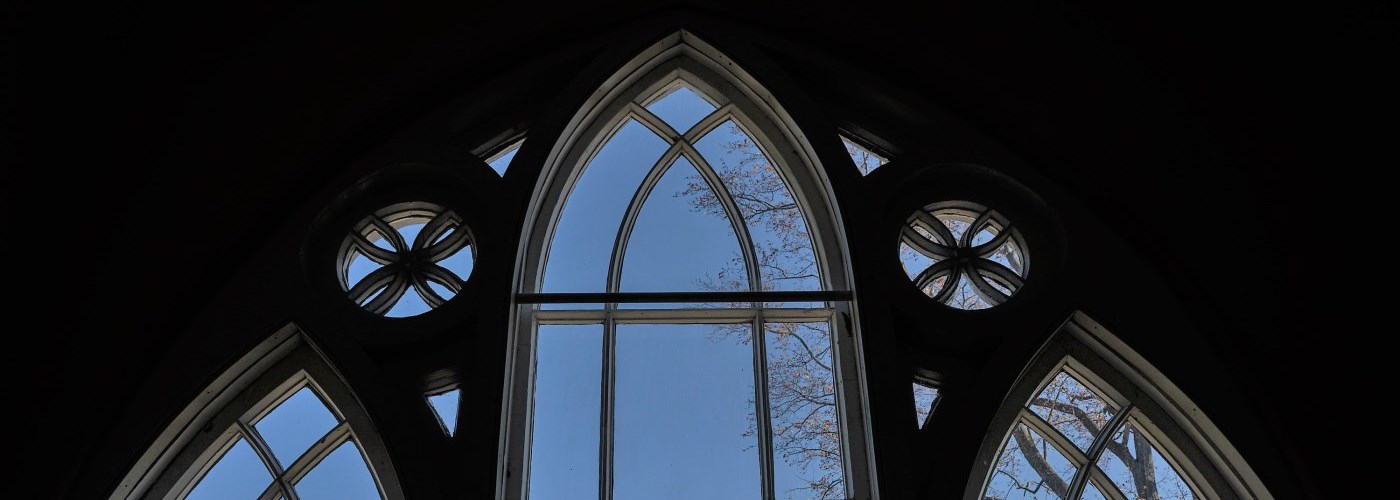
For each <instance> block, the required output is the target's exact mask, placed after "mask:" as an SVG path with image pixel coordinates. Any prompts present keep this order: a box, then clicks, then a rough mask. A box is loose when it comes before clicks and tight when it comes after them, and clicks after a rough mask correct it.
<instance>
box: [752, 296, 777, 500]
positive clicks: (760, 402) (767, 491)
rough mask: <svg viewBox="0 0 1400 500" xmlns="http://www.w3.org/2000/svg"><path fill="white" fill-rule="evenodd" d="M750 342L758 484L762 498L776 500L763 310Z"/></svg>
mask: <svg viewBox="0 0 1400 500" xmlns="http://www.w3.org/2000/svg"><path fill="white" fill-rule="evenodd" d="M750 328H752V329H753V331H752V333H751V334H750V335H751V338H752V339H753V342H750V344H751V345H752V346H753V364H754V370H753V378H754V386H753V387H754V417H755V418H754V423H755V426H756V427H757V428H758V455H759V460H758V467H759V484H760V485H762V486H761V487H762V489H763V498H765V499H773V498H776V495H777V494H776V493H775V492H774V486H773V460H774V458H773V422H772V419H773V414H772V413H771V412H769V410H768V406H769V405H768V346H767V342H766V339H767V336H768V332H767V330H765V329H764V324H763V309H761V308H759V309H758V310H757V311H756V313H755V314H754V319H753V323H752V326H751V327H750Z"/></svg>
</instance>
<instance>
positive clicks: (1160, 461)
mask: <svg viewBox="0 0 1400 500" xmlns="http://www.w3.org/2000/svg"><path fill="white" fill-rule="evenodd" d="M1098 467H1099V469H1100V470H1102V471H1103V472H1104V474H1107V475H1108V479H1109V480H1110V481H1112V482H1113V486H1114V487H1116V488H1118V491H1120V492H1122V493H1123V495H1124V496H1126V497H1128V498H1151V499H1161V500H1187V499H1193V498H1196V496H1195V494H1193V493H1191V487H1190V486H1187V484H1186V481H1185V480H1184V479H1182V478H1181V474H1180V473H1179V472H1177V470H1176V469H1175V468H1173V467H1172V465H1171V463H1170V462H1167V459H1166V458H1164V457H1163V456H1162V453H1161V452H1160V451H1157V447H1156V446H1153V445H1152V442H1151V441H1148V440H1147V439H1146V438H1144V437H1143V435H1142V430H1141V429H1138V428H1137V426H1135V425H1133V424H1131V423H1126V422H1125V423H1124V424H1123V425H1122V426H1120V427H1119V428H1118V431H1117V432H1115V433H1114V434H1113V438H1112V439H1110V440H1109V441H1108V446H1106V447H1105V448H1104V451H1103V454H1102V455H1100V456H1099V462H1098Z"/></svg>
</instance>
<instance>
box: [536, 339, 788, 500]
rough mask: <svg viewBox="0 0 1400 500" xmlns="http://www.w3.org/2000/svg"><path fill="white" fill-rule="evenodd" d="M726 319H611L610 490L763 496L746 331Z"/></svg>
mask: <svg viewBox="0 0 1400 500" xmlns="http://www.w3.org/2000/svg"><path fill="white" fill-rule="evenodd" d="M730 326H733V325H636V324H625V325H618V327H617V374H616V377H617V380H616V394H617V396H616V403H615V405H616V406H615V411H616V415H617V420H616V422H615V426H614V433H615V434H614V456H615V458H614V478H615V481H614V486H613V491H614V498H616V499H618V500H633V499H654V498H666V499H675V500H681V499H696V500H701V499H703V500H709V499H715V498H760V497H761V496H762V494H761V492H760V482H759V465H758V464H759V460H758V437H757V435H756V432H755V429H754V421H755V415H754V405H753V401H754V378H753V350H752V347H751V342H749V340H750V336H751V334H752V333H751V332H750V331H749V329H748V328H740V329H735V328H729V327H730ZM536 414H537V415H538V412H537V413H536ZM577 497H578V495H577V494H575V495H573V496H572V497H571V498H577Z"/></svg>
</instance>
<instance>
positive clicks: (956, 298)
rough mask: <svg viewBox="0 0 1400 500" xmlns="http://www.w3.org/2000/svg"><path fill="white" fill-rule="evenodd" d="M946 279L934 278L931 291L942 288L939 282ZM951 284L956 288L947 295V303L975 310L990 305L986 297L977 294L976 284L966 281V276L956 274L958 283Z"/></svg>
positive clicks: (935, 291)
mask: <svg viewBox="0 0 1400 500" xmlns="http://www.w3.org/2000/svg"><path fill="white" fill-rule="evenodd" d="M946 281H947V280H946V279H939V280H935V282H936V283H935V284H934V285H933V286H931V287H930V289H931V290H933V292H932V293H933V294H937V293H938V291H939V290H942V286H940V285H939V283H941V282H946ZM953 286H956V287H957V288H956V289H954V290H953V294H952V295H951V296H949V297H948V302H947V304H948V305H950V306H953V307H956V308H958V309H962V310H964V311H975V310H978V309H986V308H989V307H992V304H991V303H990V302H987V300H986V299H983V298H982V296H981V295H978V294H977V290H976V286H977V285H974V284H972V282H971V281H968V279H967V276H963V275H958V283H957V284H956V285H953Z"/></svg>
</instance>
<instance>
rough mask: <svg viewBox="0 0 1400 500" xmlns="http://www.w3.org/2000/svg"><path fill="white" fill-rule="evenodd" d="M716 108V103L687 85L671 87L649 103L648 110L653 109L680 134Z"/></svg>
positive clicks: (655, 113)
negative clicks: (712, 102)
mask: <svg viewBox="0 0 1400 500" xmlns="http://www.w3.org/2000/svg"><path fill="white" fill-rule="evenodd" d="M714 110H715V105H714V104H711V103H710V101H707V100H705V98H704V97H701V96H700V95H699V94H697V93H696V92H695V91H694V90H691V88H690V87H687V86H685V85H676V86H674V87H671V88H670V90H667V91H666V92H664V93H663V94H662V95H661V96H660V97H658V98H657V99H656V100H654V101H652V102H651V104H648V105H647V111H651V112H652V114H654V115H656V116H657V117H658V118H661V120H662V121H664V122H666V124H667V125H670V126H671V128H673V129H675V130H676V132H677V133H680V134H684V133H685V132H686V131H687V130H690V127H693V126H695V124H696V123H699V122H700V120H701V119H703V118H705V116H707V115H709V114H710V113H712V112H714Z"/></svg>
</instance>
